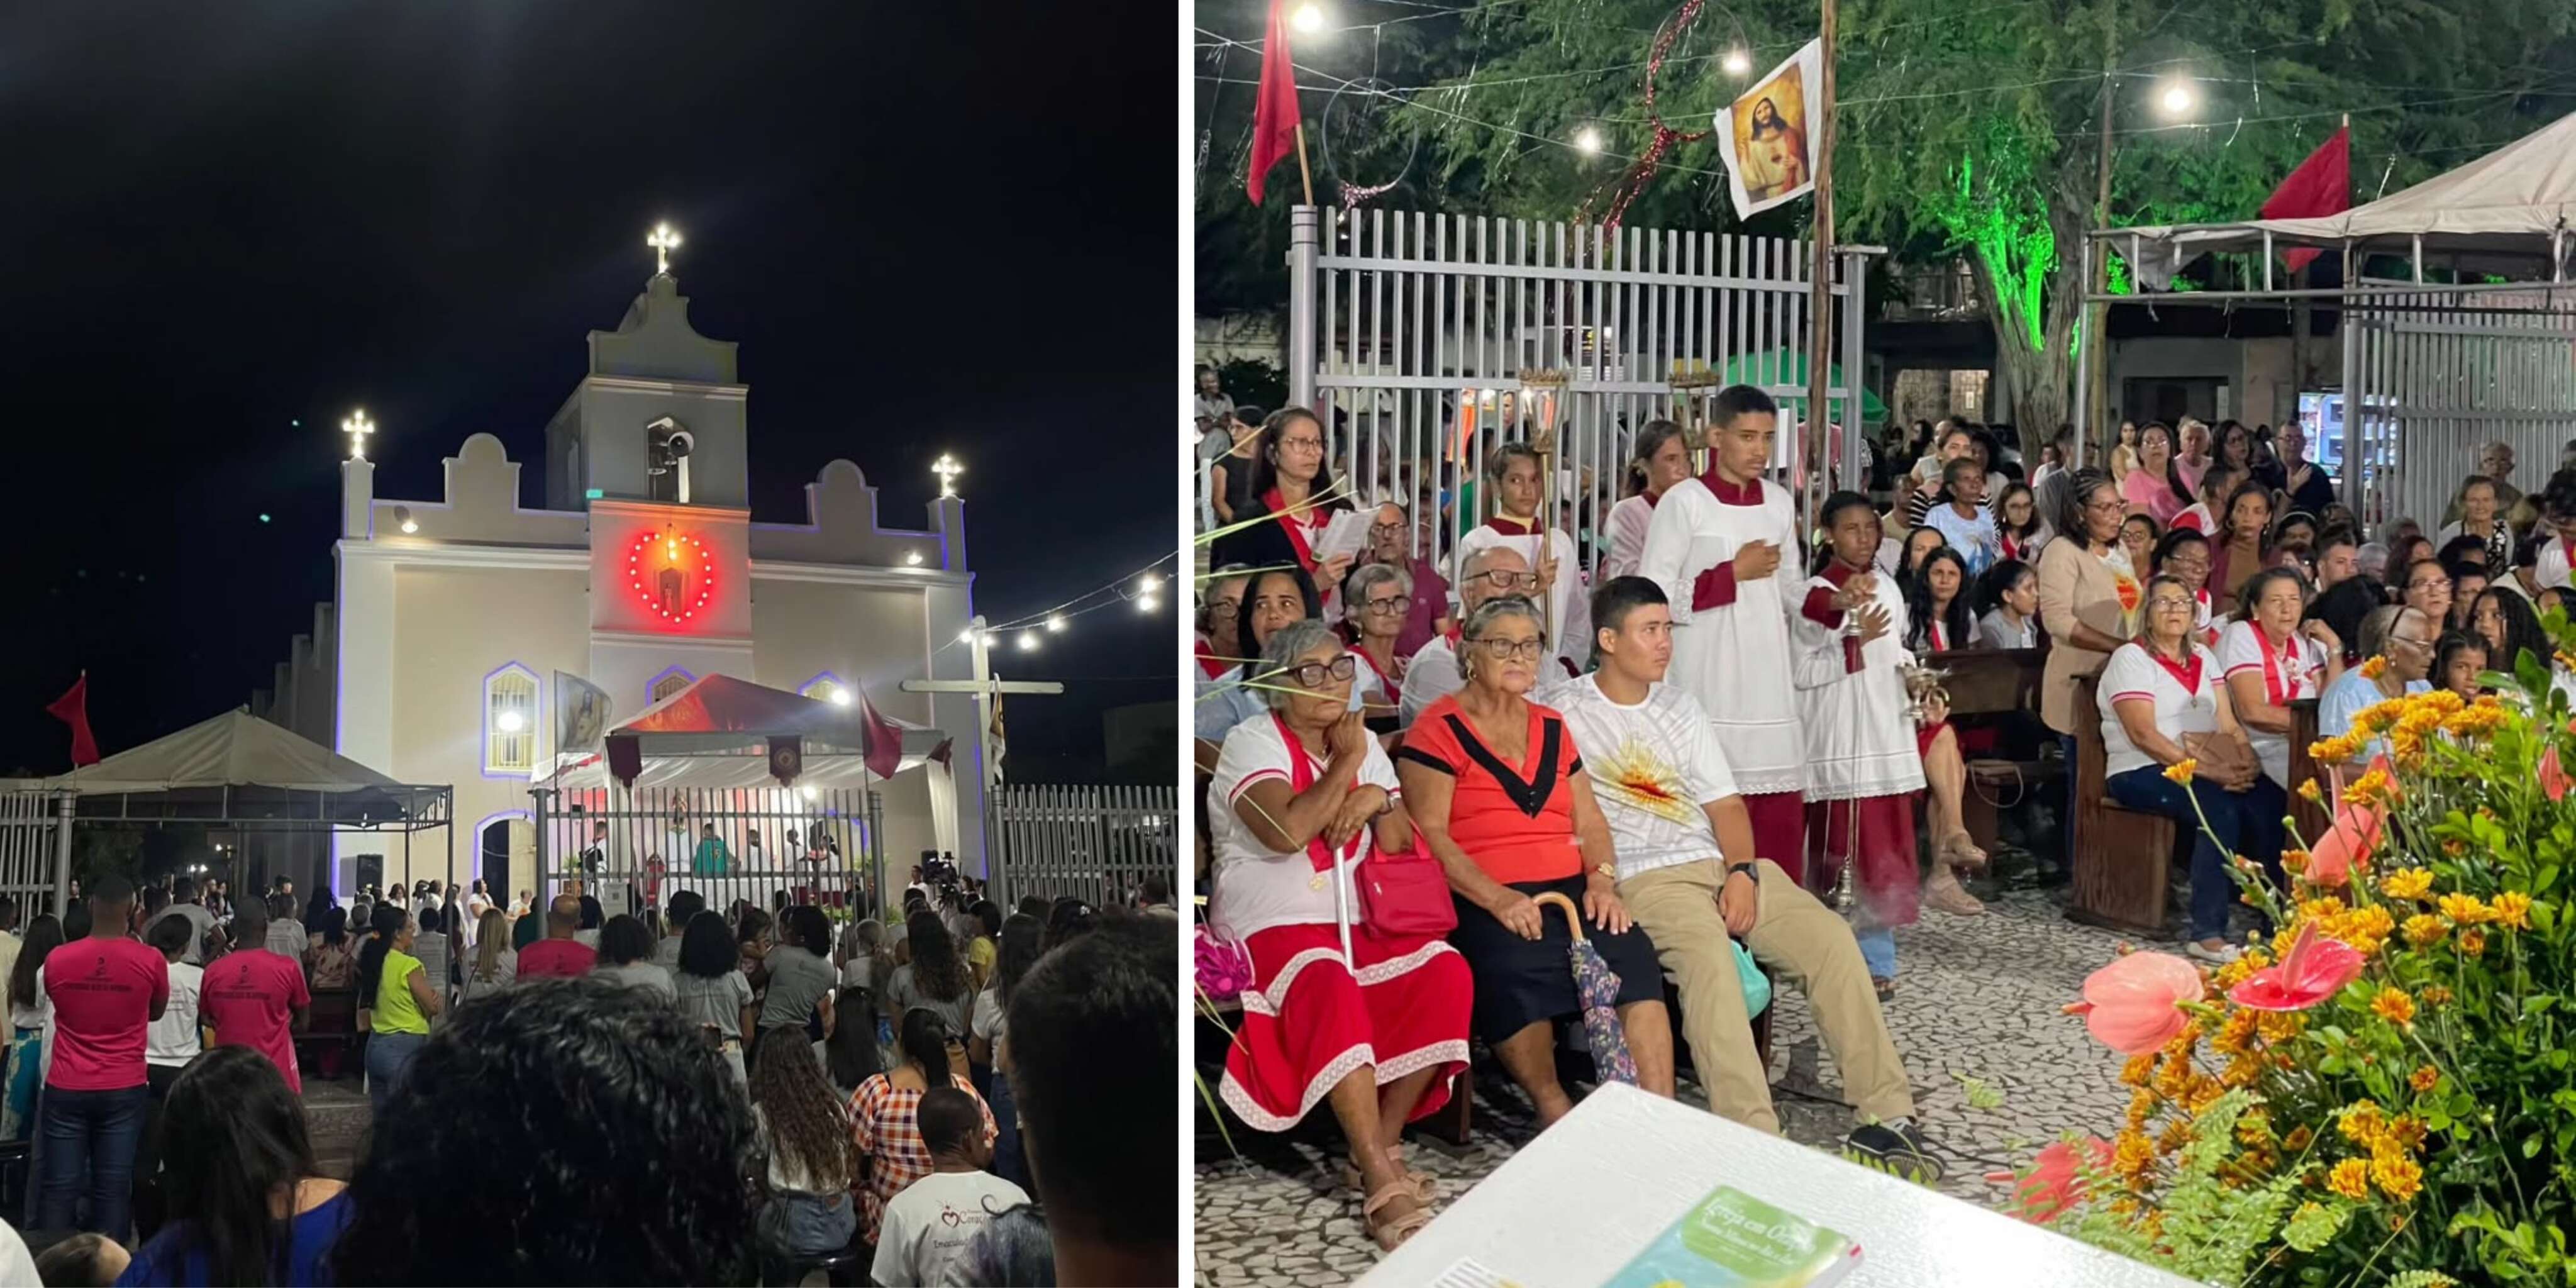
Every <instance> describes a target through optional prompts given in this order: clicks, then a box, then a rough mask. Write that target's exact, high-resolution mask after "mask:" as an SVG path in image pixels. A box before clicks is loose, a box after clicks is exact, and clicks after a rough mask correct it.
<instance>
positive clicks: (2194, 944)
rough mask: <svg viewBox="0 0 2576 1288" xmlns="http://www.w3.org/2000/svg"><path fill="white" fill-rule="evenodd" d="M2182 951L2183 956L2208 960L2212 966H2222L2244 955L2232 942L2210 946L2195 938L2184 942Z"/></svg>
mask: <svg viewBox="0 0 2576 1288" xmlns="http://www.w3.org/2000/svg"><path fill="white" fill-rule="evenodd" d="M2182 951H2183V954H2184V955H2185V956H2188V957H2190V958H2192V959H2193V960H2195V961H2204V962H2208V963H2209V964H2210V965H2212V966H2224V965H2226V964H2227V963H2229V962H2232V961H2234V960H2236V959H2237V958H2239V957H2242V956H2244V955H2245V950H2244V949H2242V948H2239V947H2237V946H2236V945H2234V944H2226V943H2222V944H2220V945H2219V946H2218V947H2216V948H2212V947H2209V946H2208V945H2206V944H2204V943H2202V942H2200V941H2199V940H2197V939H2195V940H2192V941H2191V942H2189V943H2187V944H2184V945H2183V946H2182Z"/></svg>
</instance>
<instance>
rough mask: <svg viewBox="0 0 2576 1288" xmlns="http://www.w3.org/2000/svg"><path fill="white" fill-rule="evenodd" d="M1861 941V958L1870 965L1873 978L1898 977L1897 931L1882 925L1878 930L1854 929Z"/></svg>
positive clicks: (1856, 937) (1855, 934)
mask: <svg viewBox="0 0 2576 1288" xmlns="http://www.w3.org/2000/svg"><path fill="white" fill-rule="evenodd" d="M1852 938H1854V939H1857V940H1859V941H1860V959H1861V960H1862V961H1863V962H1865V963H1867V964H1868V965H1869V975H1870V978H1872V979H1894V978H1896V932H1895V931H1893V930H1890V929H1888V928H1887V927H1885V926H1881V927H1879V928H1878V929H1876V930H1859V929H1855V930H1853V931H1852Z"/></svg>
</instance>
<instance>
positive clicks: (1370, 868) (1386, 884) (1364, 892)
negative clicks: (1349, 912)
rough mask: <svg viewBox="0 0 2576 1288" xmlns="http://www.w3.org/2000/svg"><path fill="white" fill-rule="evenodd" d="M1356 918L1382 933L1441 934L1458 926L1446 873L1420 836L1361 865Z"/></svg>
mask: <svg viewBox="0 0 2576 1288" xmlns="http://www.w3.org/2000/svg"><path fill="white" fill-rule="evenodd" d="M1359 887H1360V919H1361V921H1362V922H1363V923H1365V924H1366V925H1367V926H1368V929H1369V933H1371V934H1374V935H1377V936H1379V937H1380V938H1387V939H1394V938H1414V937H1418V936H1423V935H1445V934H1448V933H1449V932H1450V931H1452V930H1456V929H1457V928H1458V905H1457V904H1456V903H1455V902H1453V901H1451V899H1450V897H1449V875H1448V873H1446V872H1444V871H1443V870H1442V869H1441V867H1440V860H1439V858H1438V857H1437V856H1436V855H1433V854H1431V853H1430V852H1429V851H1427V850H1425V849H1423V848H1422V841H1421V838H1419V837H1416V838H1415V839H1414V843H1413V848H1412V849H1410V850H1407V851H1405V852H1404V853H1402V854H1388V853H1386V852H1384V851H1380V852H1378V853H1376V854H1373V855H1370V856H1369V858H1368V859H1367V860H1366V861H1365V862H1363V863H1361V864H1360V866H1359Z"/></svg>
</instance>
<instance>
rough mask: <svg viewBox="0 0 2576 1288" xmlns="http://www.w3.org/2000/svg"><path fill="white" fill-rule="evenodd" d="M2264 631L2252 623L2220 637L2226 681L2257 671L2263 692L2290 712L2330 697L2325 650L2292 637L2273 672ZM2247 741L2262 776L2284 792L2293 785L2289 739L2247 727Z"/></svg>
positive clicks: (2229, 627) (2231, 626)
mask: <svg viewBox="0 0 2576 1288" xmlns="http://www.w3.org/2000/svg"><path fill="white" fill-rule="evenodd" d="M2265 651H2266V650H2265V649H2264V647H2263V639H2262V631H2261V628H2259V627H2257V626H2255V624H2254V623H2252V622H2229V623H2228V624H2227V629H2226V630H2224V631H2221V632H2220V633H2219V636H2218V667H2219V673H2220V675H2221V676H2222V677H2224V678H2228V679H2233V678H2235V676H2236V675H2237V673H2239V672H2242V671H2252V672H2253V673H2255V674H2256V675H2261V676H2263V677H2264V692H2266V693H2268V694H2276V695H2278V698H2279V702H2278V705H2280V706H2283V707H2287V706H2288V705H2289V704H2290V703H2292V702H2295V701H2297V700H2299V699H2300V698H2315V697H2322V696H2324V694H2325V678H2326V670H2325V668H2326V651H2325V646H2324V645H2321V644H2319V643H2317V642H2316V641H2315V640H2312V639H2309V638H2308V637H2307V636H2305V635H2301V634H2299V633H2297V632H2296V631H2293V632H2291V634H2290V638H2289V639H2288V640H2286V641H2284V642H2283V646H2282V648H2281V650H2280V651H2279V652H2278V653H2275V654H2273V657H2272V662H2271V665H2270V667H2269V668H2268V671H2267V668H2266V667H2265V665H2264V661H2263V654H2264V653H2265ZM2245 740H2246V741H2247V742H2250V743H2252V744H2254V759H2256V760H2257V761H2260V762H2262V765H2263V776H2264V777H2266V778H2269V779H2271V780H2272V781H2273V782H2274V783H2275V784H2278V785H2279V786H2280V787H2282V788H2283V789H2287V788H2288V787H2289V785H2290V735H2288V734H2286V733H2270V732H2267V731H2265V730H2261V729H2257V728H2255V727H2254V726H2252V725H2250V724H2249V725H2246V726H2245Z"/></svg>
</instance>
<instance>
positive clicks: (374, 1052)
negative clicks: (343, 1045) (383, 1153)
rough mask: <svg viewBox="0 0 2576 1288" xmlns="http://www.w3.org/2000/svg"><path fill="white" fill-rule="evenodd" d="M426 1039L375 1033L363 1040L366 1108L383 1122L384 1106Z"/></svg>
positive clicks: (399, 1085) (401, 1081) (407, 1075)
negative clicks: (365, 1071) (365, 1040)
mask: <svg viewBox="0 0 2576 1288" xmlns="http://www.w3.org/2000/svg"><path fill="white" fill-rule="evenodd" d="M427 1041H429V1039H428V1037H426V1036H424V1035H422V1034H418V1033H378V1034H374V1035H372V1036H370V1037H369V1038H368V1039H367V1107H368V1108H369V1109H372V1110H374V1111H375V1114H376V1118H375V1121H377V1122H383V1121H384V1112H385V1105H386V1103H387V1102H389V1101H391V1100H392V1099H393V1098H394V1093H395V1092H397V1091H400V1090H402V1084H403V1079H405V1078H408V1077H410V1076H411V1061H412V1057H413V1056H416V1055H419V1054H420V1048H421V1044H422V1043H424V1042H427Z"/></svg>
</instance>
